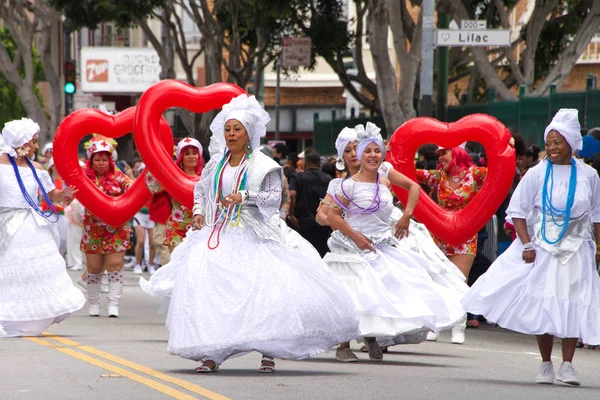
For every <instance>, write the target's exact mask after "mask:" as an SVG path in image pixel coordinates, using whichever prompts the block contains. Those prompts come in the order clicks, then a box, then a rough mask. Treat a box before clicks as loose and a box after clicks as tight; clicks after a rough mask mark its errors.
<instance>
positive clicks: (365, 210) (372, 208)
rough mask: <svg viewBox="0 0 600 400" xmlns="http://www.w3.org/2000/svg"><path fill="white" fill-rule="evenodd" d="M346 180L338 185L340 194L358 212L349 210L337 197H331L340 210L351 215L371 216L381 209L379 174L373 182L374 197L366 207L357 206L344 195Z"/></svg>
mask: <svg viewBox="0 0 600 400" xmlns="http://www.w3.org/2000/svg"><path fill="white" fill-rule="evenodd" d="M347 179H348V177H346V178H344V180H343V181H342V183H341V184H340V188H341V189H342V194H343V196H344V198H345V199H347V200H348V201H349V202H350V203H351V204H352V205H354V206H355V207H356V208H357V209H358V210H351V209H350V208H349V207H348V206H346V205H345V204H344V203H343V202H342V201H341V200H340V199H339V198H338V196H337V195H335V196H334V197H333V199H334V200H335V202H336V203H337V204H338V205H339V206H340V207H341V208H342V210H344V211H345V212H349V213H353V214H373V213H376V212H377V211H379V209H380V208H381V193H380V192H379V172H378V173H377V178H376V180H375V195H374V196H373V200H371V203H370V204H369V206H368V207H361V206H359V205H358V204H356V203H355V202H354V200H352V199H351V198H350V196H348V195H347V194H346V191H345V190H344V183H345V182H346V180H347Z"/></svg>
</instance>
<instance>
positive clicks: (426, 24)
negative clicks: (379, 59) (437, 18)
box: [419, 0, 435, 117]
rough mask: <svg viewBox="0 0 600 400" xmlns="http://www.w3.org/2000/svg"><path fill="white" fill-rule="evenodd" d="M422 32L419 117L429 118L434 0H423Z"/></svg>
mask: <svg viewBox="0 0 600 400" xmlns="http://www.w3.org/2000/svg"><path fill="white" fill-rule="evenodd" d="M421 7H423V31H422V33H421V35H422V36H421V37H422V39H421V90H420V93H421V97H420V107H419V115H420V116H422V117H431V116H432V112H433V105H432V97H433V52H434V50H435V24H434V13H435V0H423V4H422V6H421Z"/></svg>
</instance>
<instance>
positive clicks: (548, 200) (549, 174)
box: [542, 158, 577, 244]
mask: <svg viewBox="0 0 600 400" xmlns="http://www.w3.org/2000/svg"><path fill="white" fill-rule="evenodd" d="M548 182H550V191H548ZM576 188H577V167H576V166H575V159H574V158H571V174H570V177H569V191H568V192H567V204H566V205H565V209H564V210H561V209H559V208H556V207H554V205H553V204H552V193H553V189H554V172H553V165H552V162H550V160H548V165H547V166H546V175H545V176H544V186H543V187H542V239H543V240H544V242H546V243H548V244H556V243H558V242H560V241H561V240H562V238H563V237H564V236H565V234H566V233H567V228H568V227H569V220H570V219H571V208H572V207H573V203H574V202H575V189H576ZM547 214H549V215H550V216H551V217H552V223H553V224H554V225H556V226H558V227H560V228H561V230H560V234H559V235H558V238H557V239H556V240H548V238H547V237H546V215H547ZM558 217H563V218H564V220H563V221H562V222H557V221H556V218H558Z"/></svg>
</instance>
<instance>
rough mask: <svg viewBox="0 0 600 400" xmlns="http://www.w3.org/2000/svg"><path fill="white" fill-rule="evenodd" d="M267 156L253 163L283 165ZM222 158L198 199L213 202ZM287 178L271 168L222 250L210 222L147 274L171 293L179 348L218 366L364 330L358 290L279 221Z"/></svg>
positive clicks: (153, 289) (297, 354) (172, 336)
mask: <svg viewBox="0 0 600 400" xmlns="http://www.w3.org/2000/svg"><path fill="white" fill-rule="evenodd" d="M261 154H262V153H255V154H254V155H253V156H252V158H253V162H255V163H263V162H264V163H273V164H275V163H274V162H273V161H272V160H270V159H268V158H266V156H262V155H261ZM255 157H256V158H255ZM265 158H266V159H265ZM216 160H217V159H216V158H213V159H212V160H211V161H210V162H209V163H208V164H207V166H206V168H205V169H204V171H203V173H202V178H201V180H200V182H199V183H198V184H197V185H196V191H195V197H196V198H195V203H196V204H200V205H202V206H204V205H207V202H210V198H209V194H208V191H209V189H210V188H211V187H212V186H211V185H212V183H211V182H214V175H215V169H216V164H217V161H216ZM269 165H270V164H269ZM275 165H276V164H275ZM255 166H256V165H255ZM277 168H280V167H279V166H277ZM233 171H234V168H232V167H230V166H226V168H225V170H224V176H223V182H224V184H223V188H224V190H225V193H224V194H227V188H230V187H231V182H232V177H233ZM253 173H257V174H260V173H261V168H253V167H252V165H251V167H250V168H249V171H248V177H249V180H252V179H253V178H252V174H253ZM280 176H281V171H278V170H275V171H272V172H269V173H267V174H266V175H265V176H264V179H263V180H262V184H261V185H260V190H259V191H258V193H254V194H252V196H251V199H250V200H249V202H248V203H245V204H244V205H243V207H242V213H241V217H242V222H241V223H240V225H239V226H229V227H228V228H227V230H225V231H224V233H222V234H221V238H220V244H219V246H218V247H217V248H216V249H215V250H210V249H209V248H208V245H207V243H208V240H209V236H210V234H211V230H212V228H211V226H205V227H204V228H202V229H201V230H199V231H190V232H188V234H187V236H186V237H185V238H184V240H183V242H182V243H181V244H180V245H179V246H177V247H176V248H175V250H174V251H173V254H172V255H171V261H170V263H169V264H167V265H166V266H163V267H162V268H160V269H159V270H158V271H157V272H156V274H154V275H153V276H152V277H151V278H150V280H149V281H145V280H143V279H142V280H140V285H141V287H142V289H143V290H145V291H146V292H148V293H149V294H152V295H162V296H171V301H170V306H169V310H168V316H167V327H168V329H169V344H168V351H169V352H170V353H171V354H174V355H178V356H181V357H183V358H188V359H191V360H197V361H203V360H206V359H212V360H214V361H215V362H216V363H218V364H221V363H223V362H224V361H225V360H226V359H227V358H229V357H232V356H236V355H241V354H244V353H246V352H250V351H258V352H261V353H263V354H266V355H268V356H271V357H276V358H284V359H302V358H306V357H310V356H313V355H315V354H318V353H321V352H325V351H328V350H329V349H330V348H331V347H332V346H334V345H336V344H338V343H340V342H344V341H347V340H349V339H351V338H353V337H355V336H356V334H357V332H358V318H357V316H356V311H355V309H354V305H353V303H352V300H351V299H350V296H349V295H348V294H347V293H346V292H345V291H344V289H343V288H342V287H341V286H340V285H339V284H338V283H337V281H336V278H335V276H334V275H333V274H332V273H331V271H330V270H329V268H328V267H327V265H326V264H325V263H324V262H323V261H322V260H321V259H320V258H319V256H318V253H316V251H314V250H313V251H312V252H308V253H306V252H301V251H298V250H296V249H294V248H291V247H288V245H287V244H286V239H285V238H284V237H283V235H282V232H281V229H280V227H279V225H278V224H277V223H273V220H272V216H273V215H275V214H276V213H277V210H278V209H279V205H280V202H281V178H280ZM208 221H209V218H207V222H208ZM215 235H216V234H215ZM214 239H215V236H213V242H212V243H213V244H214V243H215V240H214Z"/></svg>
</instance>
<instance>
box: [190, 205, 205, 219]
mask: <svg viewBox="0 0 600 400" xmlns="http://www.w3.org/2000/svg"><path fill="white" fill-rule="evenodd" d="M192 215H193V216H194V217H195V216H196V215H202V216H204V213H203V212H202V206H201V205H200V204H194V207H192Z"/></svg>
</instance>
